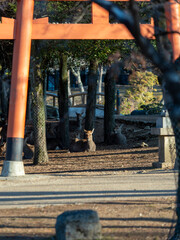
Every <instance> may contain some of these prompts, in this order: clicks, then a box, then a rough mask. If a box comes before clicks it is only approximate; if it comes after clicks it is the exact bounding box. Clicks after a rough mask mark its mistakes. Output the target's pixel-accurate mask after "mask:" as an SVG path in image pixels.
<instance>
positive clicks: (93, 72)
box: [85, 60, 98, 130]
mask: <svg viewBox="0 0 180 240" xmlns="http://www.w3.org/2000/svg"><path fill="white" fill-rule="evenodd" d="M97 78H98V62H97V60H91V61H90V66H89V74H88V95H87V105H86V119H85V129H86V130H93V129H94V122H95V113H96V89H97Z"/></svg>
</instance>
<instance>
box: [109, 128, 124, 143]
mask: <svg viewBox="0 0 180 240" xmlns="http://www.w3.org/2000/svg"><path fill="white" fill-rule="evenodd" d="M123 126H124V125H123V124H122V125H121V126H119V127H116V128H114V130H113V133H112V134H111V137H110V138H111V141H110V142H111V143H112V144H116V145H126V144H127V139H126V136H125V135H124V134H122V132H121V131H122V128H123Z"/></svg>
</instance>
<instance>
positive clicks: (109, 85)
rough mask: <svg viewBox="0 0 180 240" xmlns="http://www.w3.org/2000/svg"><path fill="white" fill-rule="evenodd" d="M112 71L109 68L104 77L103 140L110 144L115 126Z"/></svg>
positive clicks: (114, 85)
mask: <svg viewBox="0 0 180 240" xmlns="http://www.w3.org/2000/svg"><path fill="white" fill-rule="evenodd" d="M114 74H115V73H114V71H113V69H112V67H111V68H109V69H108V70H107V72H106V75H105V78H104V84H105V105H104V142H105V143H106V144H111V142H110V141H111V138H110V136H111V135H112V133H113V130H114V128H115V89H116V84H115V76H114Z"/></svg>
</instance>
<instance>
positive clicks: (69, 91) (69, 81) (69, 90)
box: [68, 70, 72, 106]
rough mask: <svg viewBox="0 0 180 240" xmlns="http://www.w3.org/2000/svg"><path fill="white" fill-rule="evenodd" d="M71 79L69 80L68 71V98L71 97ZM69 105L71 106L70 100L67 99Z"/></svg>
mask: <svg viewBox="0 0 180 240" xmlns="http://www.w3.org/2000/svg"><path fill="white" fill-rule="evenodd" d="M71 94H72V93H71V79H70V70H68V97H69V96H70V95H71ZM69 105H70V106H72V98H69Z"/></svg>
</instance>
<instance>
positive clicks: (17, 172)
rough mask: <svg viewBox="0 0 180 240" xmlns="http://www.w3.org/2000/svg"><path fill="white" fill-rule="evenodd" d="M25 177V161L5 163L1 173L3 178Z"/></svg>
mask: <svg viewBox="0 0 180 240" xmlns="http://www.w3.org/2000/svg"><path fill="white" fill-rule="evenodd" d="M24 175H25V172H24V164H23V161H6V160H5V161H4V163H3V168H2V172H1V176H2V177H17V176H24Z"/></svg>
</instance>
